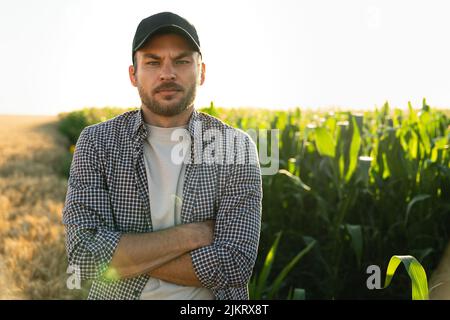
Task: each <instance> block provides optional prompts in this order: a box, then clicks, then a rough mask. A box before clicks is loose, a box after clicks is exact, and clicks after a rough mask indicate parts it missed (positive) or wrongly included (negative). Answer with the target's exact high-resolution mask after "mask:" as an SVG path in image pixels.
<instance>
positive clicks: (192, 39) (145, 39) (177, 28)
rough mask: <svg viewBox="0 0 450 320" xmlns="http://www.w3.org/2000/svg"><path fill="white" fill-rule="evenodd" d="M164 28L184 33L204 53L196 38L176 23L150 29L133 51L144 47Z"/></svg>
mask: <svg viewBox="0 0 450 320" xmlns="http://www.w3.org/2000/svg"><path fill="white" fill-rule="evenodd" d="M164 30H167V31H169V30H170V31H175V32H176V33H181V34H183V35H184V36H186V37H187V38H188V39H189V40H190V41H191V42H192V44H193V45H194V47H195V49H196V50H197V51H198V52H199V53H200V55H201V54H202V53H201V51H200V46H199V44H198V43H197V42H196V41H195V40H194V38H192V36H191V35H190V34H189V32H187V31H186V30H185V29H183V28H182V27H180V26H177V25H175V24H165V25H162V26H159V27H158V28H156V29H154V30H152V31H150V32H149V33H148V34H147V35H146V36H145V38H144V39H142V41H141V42H140V43H139V44H138V45H137V46H136V47H135V48H134V51H133V52H136V51H137V50H139V49H140V48H142V47H143V46H144V44H145V43H146V42H147V40H148V39H149V38H150V37H151V36H153V35H155V34H156V33H159V32H162V31H164Z"/></svg>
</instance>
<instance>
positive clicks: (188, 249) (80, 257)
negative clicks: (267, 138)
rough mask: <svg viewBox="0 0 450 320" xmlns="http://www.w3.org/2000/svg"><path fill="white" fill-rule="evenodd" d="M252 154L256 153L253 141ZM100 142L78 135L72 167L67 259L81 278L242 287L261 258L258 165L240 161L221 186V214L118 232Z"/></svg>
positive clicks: (86, 132)
mask: <svg viewBox="0 0 450 320" xmlns="http://www.w3.org/2000/svg"><path fill="white" fill-rule="evenodd" d="M251 143H252V146H253V148H250V152H254V153H256V146H254V145H253V142H251ZM101 163H102V162H101V159H100V158H99V152H98V146H97V145H96V143H95V139H93V134H92V133H91V132H90V128H86V129H84V130H83V132H82V133H81V134H80V137H79V139H78V142H77V146H76V148H75V153H74V156H73V160H72V165H71V169H70V177H69V184H68V191H67V196H66V203H65V206H64V209H63V223H64V225H65V228H66V249H67V254H68V258H69V264H70V265H76V266H78V267H79V268H80V276H81V279H95V280H104V281H108V275H109V274H111V273H110V271H111V270H112V271H113V272H112V274H114V275H115V278H119V279H123V278H128V277H134V276H138V275H141V274H150V275H151V276H153V277H155V278H159V279H162V280H165V281H169V282H172V283H176V284H181V285H189V286H198V287H200V286H202V287H207V288H210V289H212V288H227V287H243V286H246V285H247V284H248V281H249V279H250V276H251V274H252V270H253V266H254V263H255V260H256V255H257V248H258V242H259V232H260V214H261V199H262V185H261V174H260V168H259V166H258V165H242V166H235V167H233V169H232V170H230V174H229V178H228V181H227V185H226V187H225V188H224V190H222V191H221V200H220V205H219V207H218V211H217V214H216V220H214V221H204V222H197V223H190V224H183V225H178V226H175V227H172V228H168V229H165V230H160V231H156V232H149V233H138V234H136V233H135V234H132V233H121V232H118V231H117V230H116V226H115V225H114V223H113V222H112V221H114V219H113V218H112V217H111V216H112V210H111V207H110V201H109V194H108V190H107V186H106V184H105V179H104V173H103V169H102V167H101Z"/></svg>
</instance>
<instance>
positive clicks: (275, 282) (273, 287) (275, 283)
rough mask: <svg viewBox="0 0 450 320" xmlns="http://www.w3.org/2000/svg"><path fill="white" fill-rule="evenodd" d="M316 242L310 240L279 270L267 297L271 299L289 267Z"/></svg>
mask: <svg viewBox="0 0 450 320" xmlns="http://www.w3.org/2000/svg"><path fill="white" fill-rule="evenodd" d="M315 244H316V241H315V240H314V241H312V242H310V243H309V244H308V245H307V246H306V248H305V249H303V250H302V251H300V252H299V253H298V254H297V255H296V256H295V257H294V258H293V259H292V260H291V261H290V262H289V263H288V264H287V265H286V266H285V267H284V268H283V270H281V272H280V274H279V275H278V276H277V277H276V278H275V281H274V282H273V285H272V289H271V290H270V292H269V294H268V296H267V297H268V299H273V297H274V296H275V293H276V292H278V290H279V289H280V286H281V284H282V283H283V280H284V278H286V276H287V275H288V273H289V272H290V271H291V269H292V268H293V267H294V266H295V265H296V264H297V262H298V261H299V260H300V259H301V258H302V257H303V256H304V255H305V254H307V253H308V252H309V251H310V250H311V249H312V248H313V247H314V245H315Z"/></svg>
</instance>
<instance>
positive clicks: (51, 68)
mask: <svg viewBox="0 0 450 320" xmlns="http://www.w3.org/2000/svg"><path fill="white" fill-rule="evenodd" d="M449 9H450V3H449V2H448V1H446V0H442V1H439V0H428V1H425V0H423V1H414V0H395V1H394V0H390V1H388V0H386V1H384V0H383V1H375V0H341V1H335V0H315V1H300V0H292V1H287V0H270V1H261V0H255V1H248V0H227V1H220V2H219V1H206V0H205V1H200V0H190V1H182V0H180V1H169V0H145V1H140V0H128V1H111V0H108V1H103V0H64V1H61V0H40V1H32V0H28V1H27V0H2V1H1V2H0V114H57V113H58V112H61V111H69V110H73V109H78V108H82V107H84V106H98V107H102V106H107V105H109V106H122V107H129V106H139V105H140V100H139V96H138V93H137V91H136V89H135V88H134V87H132V86H131V84H130V83H129V79H128V66H129V64H130V63H131V53H130V52H131V43H132V39H133V36H134V32H135V30H136V27H137V25H138V23H139V22H140V21H141V20H142V19H143V18H145V17H147V16H149V15H151V14H154V13H157V12H160V11H173V12H175V13H178V14H180V15H182V16H184V17H186V18H187V19H188V20H189V21H191V22H192V23H193V24H194V25H195V27H196V28H197V31H198V34H199V37H200V42H201V46H202V51H203V58H204V62H205V63H206V68H207V72H206V82H205V84H204V86H202V87H201V89H200V90H199V91H198V96H197V102H196V106H198V107H201V106H205V105H208V104H209V102H210V101H214V102H215V104H216V105H219V106H256V107H271V108H288V107H295V106H300V107H303V108H310V107H313V108H317V107H326V106H341V107H342V108H372V107H374V106H375V105H378V106H380V105H382V104H383V102H384V101H385V100H389V102H390V103H391V105H393V106H398V107H402V108H403V107H406V106H407V102H408V100H410V101H411V102H412V103H413V105H414V106H416V107H419V106H420V104H421V99H422V97H426V98H427V101H428V102H429V103H430V105H432V106H437V107H442V108H444V107H447V108H448V107H450V41H449V40H448V39H449V31H450V19H449V18H448V12H449Z"/></svg>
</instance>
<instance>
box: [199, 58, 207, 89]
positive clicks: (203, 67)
mask: <svg viewBox="0 0 450 320" xmlns="http://www.w3.org/2000/svg"><path fill="white" fill-rule="evenodd" d="M205 73H206V65H205V64H204V63H203V62H202V68H201V71H200V85H202V84H203V83H204V82H205Z"/></svg>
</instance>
